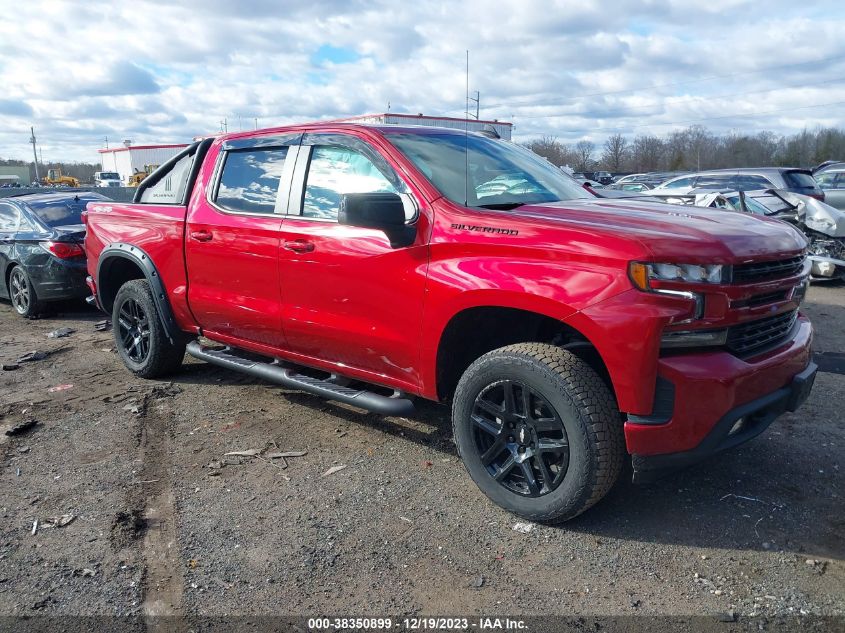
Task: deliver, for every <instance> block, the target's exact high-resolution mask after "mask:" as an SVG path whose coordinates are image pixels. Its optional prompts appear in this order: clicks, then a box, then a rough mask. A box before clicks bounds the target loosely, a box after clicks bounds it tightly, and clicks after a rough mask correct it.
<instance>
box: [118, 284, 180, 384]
mask: <svg viewBox="0 0 845 633" xmlns="http://www.w3.org/2000/svg"><path fill="white" fill-rule="evenodd" d="M112 329H113V331H114V340H115V344H116V345H117V353H118V354H119V355H120V358H121V359H122V360H123V364H124V365H126V367H127V368H128V369H129V370H130V371H131V372H132V373H133V374H135V375H136V376H140V377H141V378H158V377H160V376H166V375H167V374H172V373H173V372H175V371H176V370H178V369H179V367H181V366H182V360H183V358H184V357H185V343H184V341H183V340H181V339H180V340H178V341H176V342H175V344H174V343H171V342H170V339H169V338H168V337H167V334H166V333H165V331H164V327H163V326H162V324H161V319H160V318H159V314H158V310H157V309H156V304H155V300H154V299H153V293H152V291H151V290H150V284H149V283H147V281H146V280H144V279H135V280H133V281H127V282H126V283H125V284H123V285H122V286H121V287H120V290H118V291H117V296H116V297H115V299H114V307H113V308H112Z"/></svg>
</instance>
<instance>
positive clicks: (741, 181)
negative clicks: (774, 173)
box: [734, 175, 774, 191]
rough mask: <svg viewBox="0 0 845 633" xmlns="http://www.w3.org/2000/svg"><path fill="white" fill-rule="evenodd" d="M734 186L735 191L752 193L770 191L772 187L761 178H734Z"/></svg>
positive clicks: (772, 185)
mask: <svg viewBox="0 0 845 633" xmlns="http://www.w3.org/2000/svg"><path fill="white" fill-rule="evenodd" d="M734 186H735V187H736V190H737V191H753V190H754V189H771V188H772V187H774V184H772V183H771V182H770V181H769V180H767V179H766V178H764V177H763V176H744V175H741V176H736V177H735V178H734Z"/></svg>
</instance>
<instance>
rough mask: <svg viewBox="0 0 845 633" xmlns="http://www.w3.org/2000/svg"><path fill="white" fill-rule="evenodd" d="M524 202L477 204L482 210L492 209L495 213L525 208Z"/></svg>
mask: <svg viewBox="0 0 845 633" xmlns="http://www.w3.org/2000/svg"><path fill="white" fill-rule="evenodd" d="M525 204H526V203H525V202H491V203H490V204H479V205H478V206H479V207H481V208H482V209H494V210H496V211H510V210H511V209H516V208H518V207H523V206H525Z"/></svg>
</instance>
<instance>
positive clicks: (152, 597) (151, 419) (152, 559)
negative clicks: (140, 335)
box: [112, 393, 184, 632]
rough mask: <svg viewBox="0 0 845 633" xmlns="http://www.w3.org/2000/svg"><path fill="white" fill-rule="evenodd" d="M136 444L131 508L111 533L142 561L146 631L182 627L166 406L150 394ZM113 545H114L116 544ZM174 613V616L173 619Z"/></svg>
mask: <svg viewBox="0 0 845 633" xmlns="http://www.w3.org/2000/svg"><path fill="white" fill-rule="evenodd" d="M141 410H142V414H141V415H139V416H138V417H137V422H138V424H139V426H140V429H139V434H140V444H139V447H138V451H139V457H140V460H141V464H142V466H141V469H140V471H139V472H138V474H137V476H138V483H137V485H135V486H133V487H132V489H131V490H130V491H129V492H128V493H127V505H128V507H129V508H131V511H130V512H129V513H128V514H127V513H123V514H124V515H123V516H118V517H117V518H116V520H115V524H114V526H117V527H114V526H113V530H112V532H113V541H114V537H115V533H116V532H117V533H118V534H119V533H120V532H123V533H127V532H128V533H129V534H130V535H131V536H132V537H133V540H135V541H136V543H137V546H139V547H140V550H141V556H142V558H143V561H144V568H145V573H144V583H143V602H142V605H141V610H142V614H143V616H144V618H145V623H146V629H147V630H148V631H168V632H171V631H181V630H182V626H181V624H180V623H181V617H180V616H181V615H182V613H183V601H182V596H183V582H184V579H183V577H182V570H181V565H180V562H179V546H178V541H177V525H176V503H175V498H174V494H173V482H172V477H171V466H172V450H171V446H170V444H171V433H170V423H169V421H170V420H171V419H172V410H171V405H170V404H169V403H168V402H166V401H164V400H163V399H161V398H156V397H155V394H154V393H153V394H152V395H148V396H146V397H145V401H144V404H143V405H142V408H141ZM116 545H117V543H116ZM174 616H175V617H174Z"/></svg>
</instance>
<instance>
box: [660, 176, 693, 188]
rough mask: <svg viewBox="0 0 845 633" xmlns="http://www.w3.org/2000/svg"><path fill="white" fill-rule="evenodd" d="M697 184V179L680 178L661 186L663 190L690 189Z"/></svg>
mask: <svg viewBox="0 0 845 633" xmlns="http://www.w3.org/2000/svg"><path fill="white" fill-rule="evenodd" d="M694 183H695V178H679V179H678V180H674V181H672V182H667V183H664V184H663V185H661V187H660V188H661V189H689V188H690V187H692V186H693V185H694Z"/></svg>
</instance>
